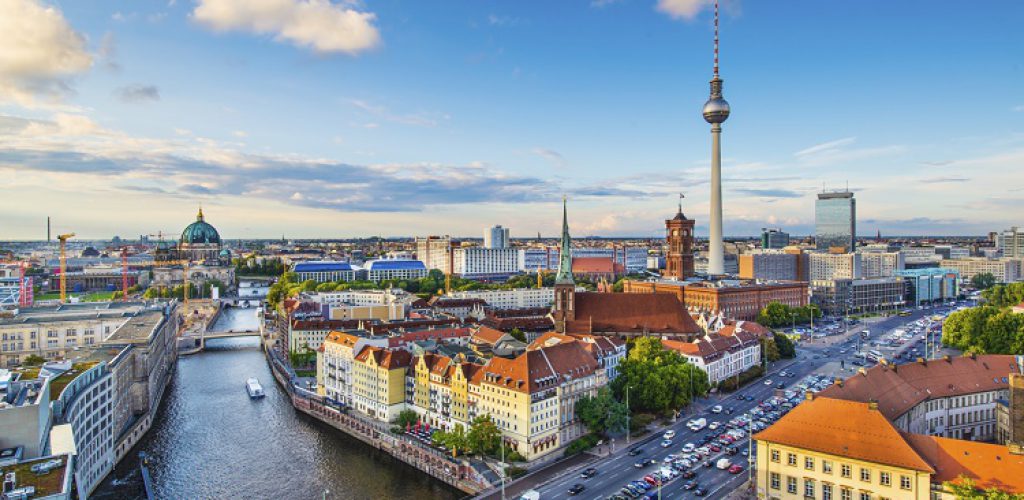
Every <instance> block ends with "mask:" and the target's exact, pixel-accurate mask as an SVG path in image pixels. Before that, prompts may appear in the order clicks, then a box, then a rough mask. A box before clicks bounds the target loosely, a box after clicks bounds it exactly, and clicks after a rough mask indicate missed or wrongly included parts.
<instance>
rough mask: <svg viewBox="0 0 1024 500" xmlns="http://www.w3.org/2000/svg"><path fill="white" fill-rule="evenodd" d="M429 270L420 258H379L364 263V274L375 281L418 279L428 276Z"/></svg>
mask: <svg viewBox="0 0 1024 500" xmlns="http://www.w3.org/2000/svg"><path fill="white" fill-rule="evenodd" d="M428 272H429V270H428V269H427V266H426V265H424V264H423V262H420V261H418V260H399V259H378V260H370V261H367V262H366V263H364V264H363V270H362V274H364V275H365V278H366V279H367V280H369V281H373V282H374V283H379V282H381V281H384V280H392V279H397V280H418V279H420V278H423V277H426V275H427V273H428Z"/></svg>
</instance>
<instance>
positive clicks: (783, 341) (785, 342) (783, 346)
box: [772, 333, 796, 359]
mask: <svg viewBox="0 0 1024 500" xmlns="http://www.w3.org/2000/svg"><path fill="white" fill-rule="evenodd" d="M772 340H774V341H775V346H776V348H778V351H779V356H781V357H783V358H786V359H792V358H794V357H796V346H795V345H793V341H792V340H790V339H789V337H787V336H785V335H782V334H781V333H776V334H775V335H774V336H773V337H772Z"/></svg>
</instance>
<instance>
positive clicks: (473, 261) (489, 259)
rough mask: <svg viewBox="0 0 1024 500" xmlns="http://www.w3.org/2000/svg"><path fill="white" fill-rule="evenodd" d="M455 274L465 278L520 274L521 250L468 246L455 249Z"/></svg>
mask: <svg viewBox="0 0 1024 500" xmlns="http://www.w3.org/2000/svg"><path fill="white" fill-rule="evenodd" d="M454 259H455V262H454V264H455V271H454V272H455V274H457V275H459V276H462V277H464V278H488V277H494V278H500V277H507V276H512V275H514V274H519V272H520V267H521V266H520V265H519V250H518V249H515V248H481V247H467V248H456V249H455V256H454Z"/></svg>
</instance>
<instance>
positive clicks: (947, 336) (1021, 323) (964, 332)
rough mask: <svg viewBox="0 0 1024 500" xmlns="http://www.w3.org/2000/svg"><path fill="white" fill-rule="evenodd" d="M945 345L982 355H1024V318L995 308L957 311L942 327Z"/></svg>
mask: <svg viewBox="0 0 1024 500" xmlns="http://www.w3.org/2000/svg"><path fill="white" fill-rule="evenodd" d="M942 343H943V344H944V345H947V346H950V347H955V348H957V349H960V350H962V351H965V352H971V353H978V354H1024V314H1015V313H1014V312H1013V311H1012V310H1011V309H1010V308H1009V307H996V306H992V305H983V306H980V307H972V308H969V309H964V310H961V311H956V312H954V313H952V314H950V315H949V317H947V318H946V321H945V323H944V324H943V325H942Z"/></svg>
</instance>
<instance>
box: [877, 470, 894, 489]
mask: <svg viewBox="0 0 1024 500" xmlns="http://www.w3.org/2000/svg"><path fill="white" fill-rule="evenodd" d="M878 482H879V483H882V486H892V476H890V475H889V473H888V472H879V473H878Z"/></svg>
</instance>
